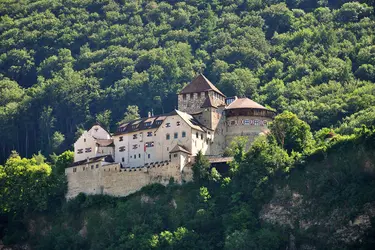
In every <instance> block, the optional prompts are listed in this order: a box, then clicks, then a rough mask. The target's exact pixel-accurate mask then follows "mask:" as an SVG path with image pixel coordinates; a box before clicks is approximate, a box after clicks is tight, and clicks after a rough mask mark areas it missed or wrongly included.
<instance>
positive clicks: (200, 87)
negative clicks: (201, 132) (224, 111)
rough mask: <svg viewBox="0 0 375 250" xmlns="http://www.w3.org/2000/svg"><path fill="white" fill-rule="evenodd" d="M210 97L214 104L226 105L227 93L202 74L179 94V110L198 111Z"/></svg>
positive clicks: (191, 112) (192, 112) (190, 112)
mask: <svg viewBox="0 0 375 250" xmlns="http://www.w3.org/2000/svg"><path fill="white" fill-rule="evenodd" d="M209 97H210V98H211V102H212V104H213V105H214V106H216V107H217V106H221V105H225V95H224V94H223V93H221V91H220V90H219V89H218V88H216V87H215V85H213V84H212V83H211V82H210V81H209V80H208V79H207V78H206V77H205V76H204V75H202V74H200V75H198V76H197V77H196V78H195V79H194V80H193V81H192V82H191V83H189V84H188V85H187V86H185V88H183V89H182V90H181V92H180V93H179V94H178V110H180V111H183V112H186V113H189V114H194V113H198V112H200V111H202V105H203V103H204V102H205V101H206V99H207V98H209Z"/></svg>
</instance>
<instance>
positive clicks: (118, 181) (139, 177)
mask: <svg viewBox="0 0 375 250" xmlns="http://www.w3.org/2000/svg"><path fill="white" fill-rule="evenodd" d="M84 167H85V170H83V168H84ZM73 168H76V170H75V171H76V172H73ZM65 173H66V176H67V179H68V192H67V194H66V198H67V199H70V198H74V197H75V196H77V195H78V194H79V193H85V194H108V195H112V196H127V195H129V194H131V193H134V192H136V191H138V190H140V189H141V188H142V187H144V186H146V185H148V184H152V183H160V184H163V185H167V184H168V183H169V181H170V179H171V178H173V179H174V181H175V182H177V183H183V182H185V181H190V180H191V179H192V171H191V166H185V168H184V169H183V171H180V169H179V164H178V163H177V162H174V161H172V162H164V163H160V164H156V165H151V166H144V167H141V168H120V164H119V163H115V164H109V165H100V167H99V168H94V169H90V168H89V167H88V166H87V167H86V166H84V165H82V166H76V167H71V168H68V169H66V171H65Z"/></svg>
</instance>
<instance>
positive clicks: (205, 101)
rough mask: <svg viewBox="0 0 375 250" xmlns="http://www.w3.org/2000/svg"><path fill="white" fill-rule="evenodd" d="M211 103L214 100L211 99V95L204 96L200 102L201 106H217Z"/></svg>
mask: <svg viewBox="0 0 375 250" xmlns="http://www.w3.org/2000/svg"><path fill="white" fill-rule="evenodd" d="M213 103H214V102H213V101H212V99H211V96H207V98H206V100H204V103H203V104H202V106H201V108H210V107H214V108H217V106H215V105H214V104H213Z"/></svg>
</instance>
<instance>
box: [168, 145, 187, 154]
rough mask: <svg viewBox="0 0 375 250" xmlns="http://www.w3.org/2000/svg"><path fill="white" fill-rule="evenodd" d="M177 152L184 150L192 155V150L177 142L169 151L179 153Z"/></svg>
mask: <svg viewBox="0 0 375 250" xmlns="http://www.w3.org/2000/svg"><path fill="white" fill-rule="evenodd" d="M177 152H184V153H186V154H189V155H191V152H190V151H189V150H188V149H187V148H185V147H184V146H182V145H180V144H177V145H176V146H175V147H174V148H173V149H172V150H171V151H170V152H169V153H177Z"/></svg>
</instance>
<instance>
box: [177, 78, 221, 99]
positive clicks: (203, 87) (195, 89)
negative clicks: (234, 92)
mask: <svg viewBox="0 0 375 250" xmlns="http://www.w3.org/2000/svg"><path fill="white" fill-rule="evenodd" d="M209 90H213V91H215V92H216V93H218V94H220V95H222V96H224V97H225V95H224V94H223V93H222V92H221V91H220V90H219V89H218V88H217V87H216V86H215V85H214V84H213V83H212V82H211V81H210V80H208V79H207V78H206V77H205V76H204V75H203V74H199V75H197V76H196V77H195V78H194V79H193V80H192V81H191V82H190V83H189V84H188V85H186V86H185V87H184V88H183V89H182V90H181V91H180V94H187V93H199V92H205V91H209Z"/></svg>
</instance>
